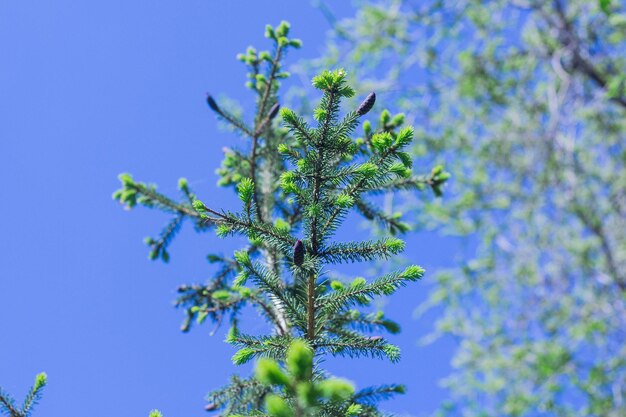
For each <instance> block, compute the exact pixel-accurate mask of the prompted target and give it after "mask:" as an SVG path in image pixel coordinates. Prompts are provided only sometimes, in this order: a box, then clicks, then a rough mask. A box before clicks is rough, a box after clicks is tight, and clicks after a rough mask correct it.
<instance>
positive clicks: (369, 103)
mask: <svg viewBox="0 0 626 417" xmlns="http://www.w3.org/2000/svg"><path fill="white" fill-rule="evenodd" d="M375 102H376V93H374V92H371V93H369V94H368V95H367V97H365V100H363V102H362V103H361V105H360V106H359V108H358V109H356V114H358V115H359V116H363V115H365V114H367V112H369V111H370V110H372V107H374V103H375Z"/></svg>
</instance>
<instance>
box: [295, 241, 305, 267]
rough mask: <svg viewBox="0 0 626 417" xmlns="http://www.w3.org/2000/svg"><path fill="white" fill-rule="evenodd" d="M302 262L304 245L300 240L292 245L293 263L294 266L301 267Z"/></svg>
mask: <svg viewBox="0 0 626 417" xmlns="http://www.w3.org/2000/svg"><path fill="white" fill-rule="evenodd" d="M303 262H304V245H303V244H302V241H301V240H297V241H296V244H295V245H293V263H294V264H295V265H296V266H302V263H303Z"/></svg>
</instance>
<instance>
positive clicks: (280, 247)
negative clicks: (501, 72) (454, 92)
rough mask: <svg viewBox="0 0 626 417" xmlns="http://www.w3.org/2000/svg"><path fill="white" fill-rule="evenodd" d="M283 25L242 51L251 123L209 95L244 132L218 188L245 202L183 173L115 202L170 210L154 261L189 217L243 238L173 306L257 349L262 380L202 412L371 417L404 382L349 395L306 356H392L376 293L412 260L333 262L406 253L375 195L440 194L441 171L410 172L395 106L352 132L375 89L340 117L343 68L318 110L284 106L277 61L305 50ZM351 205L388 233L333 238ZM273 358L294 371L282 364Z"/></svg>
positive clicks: (251, 353)
mask: <svg viewBox="0 0 626 417" xmlns="http://www.w3.org/2000/svg"><path fill="white" fill-rule="evenodd" d="M289 31H290V27H289V25H288V24H287V23H285V22H283V23H281V24H280V25H279V26H277V27H270V26H268V27H267V29H266V36H267V37H268V38H269V39H270V40H271V41H272V43H273V46H274V47H273V51H272V52H270V51H261V52H257V50H256V49H254V48H248V50H247V52H246V53H245V54H242V55H239V56H238V58H239V59H240V60H241V61H243V62H244V63H245V64H246V65H247V67H248V69H249V74H248V78H249V80H250V81H248V83H247V87H248V88H250V89H251V90H252V92H253V94H254V96H255V97H256V114H255V115H254V117H253V118H252V119H251V121H247V120H245V119H243V118H239V117H236V116H235V115H234V114H233V112H230V111H229V110H228V109H227V108H226V107H227V106H223V105H221V104H220V103H218V102H217V101H216V99H215V98H214V97H212V96H210V95H209V96H208V98H207V103H208V105H209V108H210V109H211V110H212V111H213V112H214V113H216V114H217V116H218V117H219V118H220V119H222V120H223V121H225V122H226V123H228V124H229V125H230V126H232V128H233V129H234V130H235V131H237V132H238V133H240V134H241V135H243V136H244V137H246V138H247V139H248V146H246V147H245V148H244V149H235V148H228V149H226V150H225V158H224V161H223V163H222V166H221V168H219V169H218V174H219V176H220V181H219V183H220V185H222V186H226V187H232V188H233V189H234V190H235V191H236V192H237V194H238V196H239V199H240V201H241V208H240V210H238V211H229V210H225V209H223V208H220V207H216V206H215V204H214V202H212V201H210V200H204V201H201V200H200V199H199V198H198V197H197V196H196V194H195V193H194V192H192V191H191V190H190V188H189V185H188V182H187V181H186V180H184V179H182V180H180V181H179V188H180V190H181V192H182V194H183V199H182V201H176V200H174V199H171V198H170V197H167V196H165V195H163V194H161V193H159V192H158V191H157V190H156V187H155V186H153V185H147V184H145V183H142V182H137V181H135V180H134V179H133V178H132V177H131V176H130V175H128V174H122V175H121V176H120V180H121V182H122V188H121V189H120V190H118V191H116V192H115V194H114V198H115V199H117V200H119V201H120V202H121V203H123V204H125V205H126V206H127V207H129V208H132V207H134V206H136V205H137V204H140V205H143V206H146V207H150V208H157V209H160V210H163V211H165V212H169V213H171V214H172V219H171V221H170V222H169V223H168V224H167V225H166V227H165V228H164V229H163V231H162V232H161V234H160V235H159V236H158V237H157V238H148V239H146V243H147V244H148V245H149V246H150V258H151V259H156V258H160V259H162V260H164V261H168V260H169V253H168V250H167V249H168V246H169V244H170V243H171V241H172V238H173V236H174V235H175V233H176V232H177V231H178V230H179V229H180V227H181V225H182V224H183V223H184V222H186V221H191V222H193V224H194V226H195V228H196V229H197V230H207V229H213V230H215V232H216V234H217V235H218V236H219V237H222V238H225V237H228V236H233V235H237V236H243V237H245V238H247V243H246V244H245V245H244V246H243V247H242V248H241V249H240V250H238V251H236V252H235V253H234V254H232V255H231V256H224V255H223V254H210V255H209V256H208V260H209V262H211V263H213V264H217V265H218V270H217V272H216V274H215V276H214V277H213V278H212V279H210V280H209V282H207V283H205V284H193V285H184V286H181V287H180V288H179V294H180V296H179V299H178V301H177V305H178V306H179V307H181V308H184V309H185V311H186V315H187V319H186V321H185V323H184V324H183V330H185V331H186V330H188V329H189V328H190V326H191V324H192V323H193V322H195V323H197V324H202V323H203V322H204V321H205V320H206V319H207V318H208V319H210V320H211V321H212V322H214V323H216V324H220V323H222V322H223V321H224V319H225V318H226V319H227V320H228V321H229V324H230V330H229V331H228V335H227V338H226V341H227V342H228V343H230V344H232V345H234V346H235V347H236V348H237V351H236V353H235V354H234V355H233V358H232V360H233V362H234V363H235V364H243V363H246V362H248V361H250V360H252V359H254V358H259V359H261V358H264V359H263V361H261V362H259V365H258V368H257V375H256V377H254V376H252V377H249V378H239V377H233V379H232V381H231V383H230V384H229V385H227V386H225V387H224V388H222V389H221V390H218V391H215V392H213V393H211V394H210V395H209V405H208V406H207V409H208V410H217V409H221V410H223V411H222V412H223V413H224V414H225V415H228V414H244V415H250V414H253V413H264V414H271V415H276V416H283V415H284V416H287V415H305V414H306V415H308V414H310V413H313V414H314V415H355V414H357V413H358V414H359V415H377V414H378V413H379V412H378V410H377V408H376V399H380V398H387V397H388V396H390V395H393V394H395V393H399V392H403V390H404V389H403V388H402V387H400V386H396V385H386V386H382V387H374V388H367V389H365V390H362V391H354V388H353V387H352V385H350V384H347V383H343V382H341V381H340V380H336V379H332V378H331V379H327V378H328V375H327V373H326V372H325V371H323V370H322V369H320V368H319V367H318V366H314V364H315V362H316V361H317V360H319V359H321V358H323V357H324V356H325V355H332V356H350V357H356V356H369V357H374V358H387V359H389V360H391V361H393V362H395V361H398V360H399V358H400V352H399V349H398V348H397V347H396V346H394V345H392V344H390V343H389V342H387V341H386V340H385V338H383V337H381V336H380V335H378V333H380V332H382V331H389V332H392V333H395V332H397V331H399V328H398V325H397V324H396V323H394V322H393V321H391V320H389V319H387V318H386V317H385V315H384V313H382V312H376V311H372V309H371V308H369V307H368V305H369V304H370V302H371V301H372V300H373V299H374V298H375V297H378V296H386V295H390V294H392V293H394V292H395V291H396V290H397V289H398V288H400V287H402V286H405V285H406V284H408V283H410V282H412V281H415V280H418V279H419V278H421V277H422V275H423V273H424V270H423V269H422V268H420V267H419V266H416V265H413V266H408V267H406V268H405V269H402V270H399V271H395V272H391V273H388V274H385V275H382V276H380V277H375V278H369V279H365V278H362V277H358V278H355V279H353V280H348V281H339V280H332V279H330V278H329V273H328V271H329V270H331V269H332V266H333V265H337V264H341V263H354V262H367V261H372V260H377V259H389V258H390V257H392V256H394V255H396V254H398V253H400V252H401V251H402V250H403V249H404V246H405V244H404V242H403V241H402V240H400V239H399V238H397V237H395V236H394V235H398V234H401V233H404V232H406V231H408V230H409V227H408V225H407V224H405V223H404V222H403V221H402V219H401V216H400V215H397V214H389V213H387V212H385V211H384V210H381V209H380V208H379V207H377V204H376V200H375V196H376V195H377V194H381V193H392V192H397V191H401V190H409V191H411V190H422V189H424V188H427V187H430V188H432V189H433V191H434V192H435V194H439V193H440V192H441V191H440V190H441V186H442V185H443V183H444V182H445V181H446V179H447V173H445V172H444V171H443V169H442V168H440V167H436V168H435V169H433V170H432V171H431V172H430V173H428V174H425V175H414V174H413V171H412V166H413V165H412V164H413V162H412V159H411V157H410V155H409V154H408V153H406V151H405V149H406V147H407V146H409V145H410V144H411V142H412V141H413V129H412V128H411V127H402V123H403V117H402V115H397V116H395V117H392V116H391V114H390V113H389V112H387V111H385V112H383V113H382V115H381V118H380V121H379V123H378V126H377V127H373V126H372V123H370V122H367V123H365V124H364V126H363V135H362V136H361V137H358V138H353V134H354V132H355V130H356V128H357V126H358V124H359V122H360V118H361V117H363V116H365V115H366V114H368V113H369V112H370V111H371V110H372V109H373V107H374V104H375V101H376V96H375V94H374V93H371V94H369V95H368V96H367V97H366V98H365V99H364V100H363V102H362V103H361V105H359V106H358V107H357V108H356V109H353V110H351V111H348V112H347V113H345V114H342V112H341V102H342V99H344V98H348V97H352V96H353V95H354V90H353V89H352V88H351V87H350V86H349V84H348V82H347V78H346V76H347V75H346V72H345V71H344V70H342V69H338V70H334V71H323V72H322V73H321V74H319V75H318V76H316V77H314V78H313V81H312V85H313V87H315V89H317V90H319V91H320V93H321V99H320V102H319V104H318V105H317V106H316V108H315V109H314V111H313V114H312V117H307V116H302V115H300V114H298V112H296V111H294V110H292V109H288V108H280V109H279V107H280V105H279V104H278V91H279V86H280V80H281V79H284V78H286V77H288V73H286V72H284V71H283V70H282V62H283V58H284V56H285V54H286V52H287V51H288V50H289V49H293V48H299V47H300V46H301V42H300V41H298V40H295V39H291V38H289V37H288V36H289ZM351 212H354V213H358V214H360V215H362V216H363V217H364V218H365V219H367V220H369V221H372V222H375V223H377V224H378V225H380V226H382V227H383V228H384V229H385V230H386V231H387V233H388V236H387V237H383V238H381V239H377V240H366V241H348V242H339V241H336V239H335V236H336V233H337V230H338V229H339V228H340V226H341V225H342V223H343V222H344V220H345V219H346V216H347V215H348V214H349V213H351ZM247 305H249V306H253V307H255V308H256V309H257V310H258V311H259V313H260V315H261V316H262V317H263V318H264V319H265V320H266V321H267V322H268V324H269V325H270V326H269V330H268V332H267V333H266V334H263V335H252V334H245V333H244V332H243V331H242V329H241V327H240V325H239V324H240V320H242V319H243V317H242V315H241V314H240V313H241V311H242V308H243V307H245V306H247ZM372 333H376V335H372ZM298 352H299V353H298ZM306 352H309V353H306ZM309 354H310V357H309ZM298 358H299V359H298ZM281 363H285V366H286V367H287V369H288V374H285V373H283V372H282V371H281V370H280V364H281ZM288 375H290V376H288ZM290 378H295V379H293V380H291V379H290ZM294 381H295V382H294ZM314 381H318V382H317V383H316V382H314ZM348 387H349V388H348ZM264 399H266V400H264ZM307 407H308V408H307ZM311 407H312V408H311ZM305 409H306V410H308V411H306V412H305ZM311 410H313V411H311ZM307 413H308V414H307ZM313 414H312V415H313Z"/></svg>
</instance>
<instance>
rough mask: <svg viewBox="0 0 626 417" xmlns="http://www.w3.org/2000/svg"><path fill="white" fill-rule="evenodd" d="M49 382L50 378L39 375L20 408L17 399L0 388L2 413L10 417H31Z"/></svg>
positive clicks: (43, 374)
mask: <svg viewBox="0 0 626 417" xmlns="http://www.w3.org/2000/svg"><path fill="white" fill-rule="evenodd" d="M47 382H48V377H47V375H46V374H45V373H43V372H42V373H40V374H38V375H37V376H36V377H35V382H34V383H33V386H32V387H31V388H30V390H29V391H28V393H27V394H26V397H25V398H24V402H23V403H22V405H21V406H18V405H17V402H16V401H15V399H13V398H12V397H11V396H10V395H9V394H8V393H6V392H4V390H3V389H2V388H1V387H0V413H2V414H4V415H6V416H8V417H29V416H30V415H31V413H32V411H33V408H34V407H35V405H37V403H38V402H39V400H40V399H41V394H42V392H43V389H44V387H45V386H46V384H47Z"/></svg>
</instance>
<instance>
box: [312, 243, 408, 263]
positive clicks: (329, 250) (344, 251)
mask: <svg viewBox="0 0 626 417" xmlns="http://www.w3.org/2000/svg"><path fill="white" fill-rule="evenodd" d="M404 246H405V245H404V242H403V241H402V240H400V239H396V238H384V239H381V240H378V241H365V242H350V243H333V244H330V245H327V246H326V247H325V248H324V249H323V250H322V251H321V252H320V253H319V255H318V256H319V257H320V258H321V259H322V260H324V261H325V262H328V263H335V264H336V263H343V262H363V261H371V260H375V259H388V258H389V257H390V256H391V255H396V254H398V253H400V252H402V251H403V250H404Z"/></svg>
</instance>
